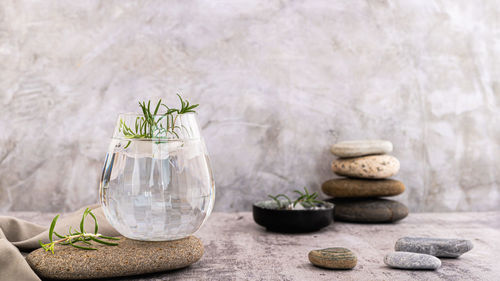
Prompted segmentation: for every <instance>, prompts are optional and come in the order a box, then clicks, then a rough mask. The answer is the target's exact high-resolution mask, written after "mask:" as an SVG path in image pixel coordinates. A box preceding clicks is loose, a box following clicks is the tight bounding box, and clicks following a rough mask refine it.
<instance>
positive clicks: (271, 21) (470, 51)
mask: <svg viewBox="0 0 500 281" xmlns="http://www.w3.org/2000/svg"><path fill="white" fill-rule="evenodd" d="M499 19H500V6H499V5H497V3H496V2H494V1H466V0H463V1H452V0H448V1H329V0H321V1H275V0H271V1H269V0H258V1H125V2H124V1H89V0H85V1H73V2H67V1H55V0H49V1H14V0H4V1H1V2H0V106H1V107H0V210H2V211H7V210H11V211H19V210H43V211H63V210H64V211H68V210H74V209H76V208H77V207H80V206H81V205H83V204H87V203H91V202H95V201H96V200H97V194H98V191H97V188H98V180H99V176H100V173H101V169H102V164H103V161H104V157H105V153H106V150H107V146H108V143H109V141H110V136H111V134H112V131H113V129H114V128H113V127H114V122H115V119H116V117H117V114H118V113H120V112H127V111H135V110H136V109H137V106H136V104H137V101H138V100H139V99H147V98H154V99H156V98H159V97H163V98H169V99H174V98H175V93H176V92H182V93H183V94H184V96H186V97H188V98H189V99H190V100H191V101H193V102H197V103H200V104H201V106H200V109H199V111H198V112H199V118H200V122H201V123H202V126H203V134H204V136H205V139H206V142H207V146H208V148H209V151H210V154H211V158H212V162H213V168H214V173H215V177H216V183H217V202H216V209H217V210H219V211H236V210H250V207H251V203H252V202H254V201H256V200H259V199H261V198H264V197H265V196H266V195H267V194H268V193H277V192H284V191H287V190H292V189H294V188H296V187H302V186H308V187H310V188H312V189H313V190H316V191H318V190H319V186H320V184H321V183H322V182H323V181H324V180H327V179H329V178H331V177H333V175H332V173H331V171H330V169H329V163H330V161H331V160H332V159H333V156H332V155H331V154H329V151H328V149H329V146H330V145H331V144H332V143H334V142H336V141H339V140H348V139H363V138H383V139H388V140H391V141H392V142H393V143H394V146H395V151H394V155H395V156H397V157H398V158H399V159H400V161H401V166H402V168H401V171H400V173H399V174H398V175H397V177H396V178H398V179H400V180H402V181H403V182H405V183H406V185H407V192H405V193H404V194H403V195H400V196H398V198H397V199H398V200H400V201H402V202H404V203H406V204H407V205H408V206H409V207H410V208H411V209H412V210H413V211H453V210H460V211H462V210H495V209H496V210H498V209H499V208H500V207H499V206H500V184H499V174H500V173H499V168H498V167H499V164H500V160H499V158H500V150H499V145H500V126H499V124H500V122H499V121H500V116H499V115H500V114H499V107H500V67H499V66H500V53H499V52H500V34H499V28H500V26H499V24H500V20H499Z"/></svg>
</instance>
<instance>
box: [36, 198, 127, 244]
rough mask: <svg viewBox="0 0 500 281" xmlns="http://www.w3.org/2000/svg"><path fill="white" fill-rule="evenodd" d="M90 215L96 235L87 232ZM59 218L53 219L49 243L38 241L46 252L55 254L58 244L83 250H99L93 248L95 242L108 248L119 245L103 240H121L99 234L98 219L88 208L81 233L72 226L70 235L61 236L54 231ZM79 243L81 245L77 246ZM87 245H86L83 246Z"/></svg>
mask: <svg viewBox="0 0 500 281" xmlns="http://www.w3.org/2000/svg"><path fill="white" fill-rule="evenodd" d="M88 215H90V216H91V217H92V218H93V219H94V233H88V232H86V231H85V218H86V217H87V216H88ZM58 218H59V215H57V216H55V217H54V219H52V223H51V224H50V228H49V241H50V242H49V243H47V244H43V243H42V241H41V240H39V241H38V243H40V246H42V248H43V249H45V251H51V252H52V253H54V247H55V245H56V244H60V245H70V246H72V247H75V248H78V249H82V250H97V249H96V248H92V247H91V246H92V243H90V242H89V241H94V242H97V243H101V244H104V245H108V246H116V245H118V243H114V242H108V241H104V240H102V239H107V240H120V238H117V237H108V236H104V235H102V234H99V233H98V230H99V225H98V223H97V218H96V217H95V215H94V213H92V210H91V209H89V208H87V209H85V211H84V212H83V215H82V220H81V222H80V231H78V230H76V229H73V228H72V227H71V226H70V227H69V234H66V235H60V234H59V233H57V232H55V231H54V228H55V226H56V222H57V219H58ZM54 235H55V236H57V237H58V238H60V239H59V240H54V238H53V236H54ZM77 243H79V244H77ZM82 243H83V244H85V245H82Z"/></svg>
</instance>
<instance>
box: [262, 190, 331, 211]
mask: <svg viewBox="0 0 500 281" xmlns="http://www.w3.org/2000/svg"><path fill="white" fill-rule="evenodd" d="M293 192H295V193H298V194H299V197H298V198H297V199H295V201H293V202H292V200H290V198H289V197H288V196H286V195H285V194H278V195H276V196H272V195H268V196H269V198H271V199H273V200H274V202H276V204H277V205H278V209H287V210H288V209H293V208H294V207H295V206H296V205H297V204H299V203H300V205H302V206H303V207H304V208H312V207H315V206H316V205H317V204H321V203H322V201H319V200H316V198H317V197H318V194H317V193H316V192H314V193H313V194H309V191H308V190H307V188H305V187H304V193H302V192H301V191H299V190H294V191H293ZM280 197H283V198H285V199H286V200H287V201H288V204H286V205H284V204H283V203H282V202H281V200H279V198H280Z"/></svg>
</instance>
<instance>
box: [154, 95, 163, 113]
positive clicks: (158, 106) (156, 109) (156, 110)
mask: <svg viewBox="0 0 500 281" xmlns="http://www.w3.org/2000/svg"><path fill="white" fill-rule="evenodd" d="M160 105H161V99H160V100H159V101H158V104H157V105H156V108H155V112H154V115H156V114H157V113H158V109H160Z"/></svg>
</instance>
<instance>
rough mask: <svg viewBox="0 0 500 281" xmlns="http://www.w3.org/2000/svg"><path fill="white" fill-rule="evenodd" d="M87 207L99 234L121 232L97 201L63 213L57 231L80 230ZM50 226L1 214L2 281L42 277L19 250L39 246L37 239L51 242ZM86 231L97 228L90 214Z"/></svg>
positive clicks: (109, 234) (30, 249) (113, 234)
mask: <svg viewBox="0 0 500 281" xmlns="http://www.w3.org/2000/svg"><path fill="white" fill-rule="evenodd" d="M85 208H90V209H92V213H94V214H95V216H96V217H97V222H98V223H99V233H101V234H102V235H106V236H119V235H120V234H119V233H118V232H117V231H116V230H115V229H114V228H113V227H112V226H111V225H110V224H109V222H108V220H107V219H106V217H105V216H104V213H103V211H102V209H101V207H100V205H98V204H96V205H91V206H86V207H83V208H82V209H80V210H78V211H76V212H73V213H69V214H66V215H63V216H60V217H59V219H58V220H57V224H56V227H55V231H56V232H57V233H60V234H66V233H68V229H69V227H70V226H72V227H73V228H76V229H79V225H80V221H81V219H82V214H83V212H84V210H85ZM48 228H49V225H47V226H41V225H37V224H34V223H31V222H28V221H25V220H21V219H17V218H14V217H8V216H0V280H26V281H31V280H40V278H39V277H38V276H37V275H36V274H35V272H34V271H33V270H32V269H31V267H30V266H29V265H28V263H27V262H26V260H25V259H24V257H23V255H22V254H21V252H20V251H23V252H29V251H32V250H35V249H37V248H40V244H39V243H38V240H42V242H43V243H47V242H48V241H49V239H48V238H49V230H48ZM85 231H87V232H93V231H94V220H93V219H92V218H91V217H90V216H87V218H86V220H85Z"/></svg>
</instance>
